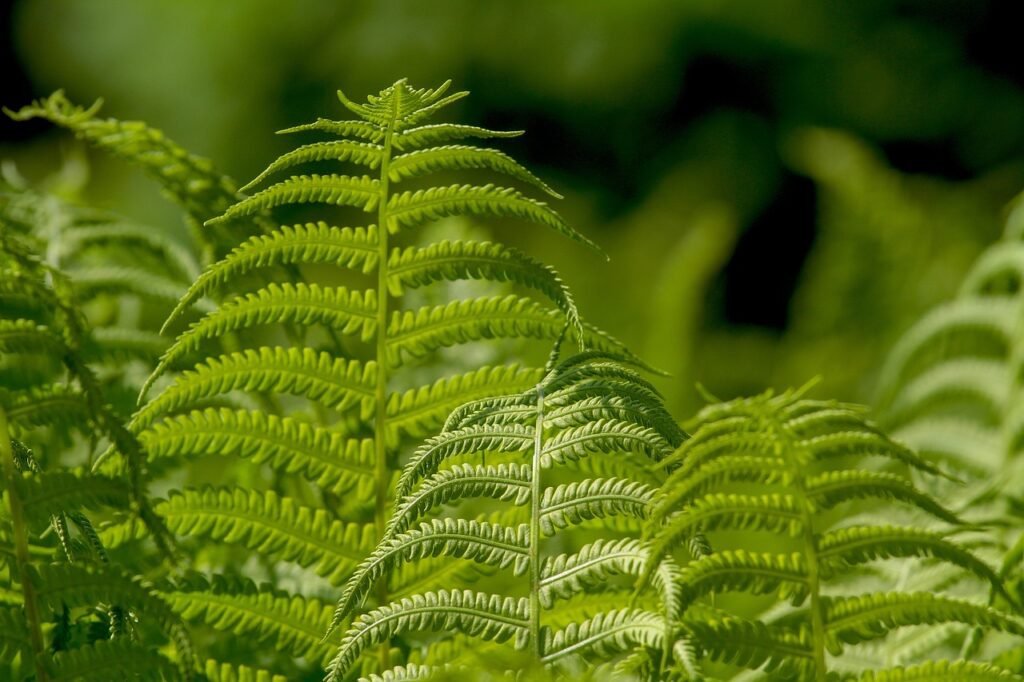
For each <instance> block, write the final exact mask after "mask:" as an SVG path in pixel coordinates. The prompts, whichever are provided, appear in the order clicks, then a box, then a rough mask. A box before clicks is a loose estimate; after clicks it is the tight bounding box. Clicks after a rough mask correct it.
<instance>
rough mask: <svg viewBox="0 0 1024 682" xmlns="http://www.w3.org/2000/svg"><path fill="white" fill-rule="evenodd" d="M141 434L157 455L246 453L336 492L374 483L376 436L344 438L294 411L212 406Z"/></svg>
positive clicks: (359, 491) (364, 489)
mask: <svg viewBox="0 0 1024 682" xmlns="http://www.w3.org/2000/svg"><path fill="white" fill-rule="evenodd" d="M139 440H140V441H141V442H142V444H143V445H144V446H145V448H146V454H147V456H148V457H149V458H150V459H153V460H155V459H160V458H171V457H177V456H180V455H190V454H191V455H198V454H202V455H223V456H229V457H230V456H236V457H242V458H246V459H251V460H253V461H254V462H256V463H260V464H262V463H264V462H265V463H267V464H268V465H270V467H271V468H273V469H275V470H277V471H281V472H285V473H295V474H299V475H300V476H302V477H303V478H305V479H307V480H309V481H311V482H313V483H316V484H317V485H318V486H320V487H321V488H322V489H324V490H327V491H330V492H332V493H342V492H344V491H346V490H350V489H351V488H353V487H355V488H356V489H357V492H356V494H357V496H359V497H360V498H363V497H364V496H365V495H366V494H367V493H368V492H369V487H370V486H371V485H372V478H371V477H372V475H373V450H374V445H373V440H372V439H350V438H346V437H345V436H343V435H342V434H339V433H336V432H333V431H330V430H328V429H324V428H320V427H317V426H314V425H312V424H308V423H305V422H302V421H299V420H297V419H293V418H291V417H278V416H277V415H273V414H266V413H263V412H256V411H250V410H231V409H228V408H220V409H214V408H208V409H206V410H202V411H199V410H195V411H192V412H189V413H187V414H184V415H178V416H175V417H171V418H169V419H165V420H163V421H161V422H159V423H157V424H154V425H153V426H152V427H151V428H149V429H147V430H145V431H143V432H142V433H141V434H140V436H139Z"/></svg>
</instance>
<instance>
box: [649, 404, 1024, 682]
mask: <svg viewBox="0 0 1024 682" xmlns="http://www.w3.org/2000/svg"><path fill="white" fill-rule="evenodd" d="M693 434H694V435H693V437H692V438H691V439H689V440H687V441H686V442H685V443H684V444H683V445H682V447H680V448H679V449H678V450H677V451H676V452H675V453H674V454H672V455H671V456H669V457H667V458H665V459H664V461H663V462H662V463H663V465H665V466H666V467H668V468H669V469H670V470H671V474H670V475H669V477H668V479H667V480H666V482H665V485H664V486H663V488H662V491H661V492H660V493H659V494H658V496H657V498H656V500H655V502H654V503H653V505H652V507H651V513H650V515H649V522H648V534H649V536H650V538H651V542H652V549H651V551H650V554H649V556H650V558H649V560H648V564H647V568H646V571H645V579H646V578H647V577H648V576H650V575H652V573H653V571H654V570H655V569H656V568H657V567H658V565H659V564H658V563H657V562H658V560H660V559H662V558H664V557H671V556H678V554H679V552H677V551H676V549H675V548H676V547H678V546H680V545H685V544H686V543H687V541H688V539H690V538H693V537H697V536H702V535H705V534H706V535H707V537H708V539H710V540H711V544H710V546H707V545H705V546H703V547H698V548H697V551H696V552H693V551H692V550H691V552H690V554H691V556H690V559H689V562H688V563H685V564H684V565H683V566H682V569H681V579H680V581H679V590H680V593H681V595H682V598H681V600H680V603H681V606H680V612H681V618H680V620H679V624H678V625H679V627H678V631H677V632H678V634H679V636H680V637H682V638H683V639H684V640H687V641H692V642H693V643H694V644H695V645H696V647H697V650H698V651H701V652H703V656H704V657H706V658H708V659H710V660H714V661H720V662H723V663H728V664H732V665H736V666H740V667H744V668H750V669H759V668H760V669H763V670H764V671H766V672H769V673H772V674H774V675H779V676H782V675H791V676H796V677H798V678H800V679H816V680H825V679H828V678H829V675H830V674H835V670H836V668H834V667H833V664H832V663H831V662H830V659H831V658H832V657H840V656H844V655H845V653H844V652H846V650H847V648H848V647H849V646H850V645H855V644H860V643H862V642H874V641H877V640H880V639H883V638H885V637H887V636H888V635H889V634H890V633H891V632H892V631H894V630H896V629H898V628H904V627H909V626H916V625H934V624H941V623H959V624H964V625H967V626H977V627H983V628H986V629H990V630H994V631H1004V632H1008V633H1011V634H1014V635H1018V636H1019V635H1021V634H1024V621H1021V620H1019V619H1017V618H1016V617H1014V616H1012V615H1008V614H1006V613H1003V612H1001V611H997V610H994V609H992V608H990V607H988V606H983V605H978V604H975V603H973V602H969V601H964V600H961V599H959V598H956V597H954V596H947V595H943V594H936V593H931V592H902V591H897V590H891V591H881V592H874V593H871V592H869V593H863V594H857V590H856V588H855V587H854V585H853V584H851V582H850V580H849V579H850V578H851V577H852V576H853V575H856V574H857V573H858V572H860V570H861V569H862V568H864V567H866V566H867V565H868V564H870V562H875V561H877V560H884V559H901V560H907V561H912V560H914V559H917V558H927V559H931V560H934V561H939V562H942V563H945V564H948V565H950V566H952V567H954V568H956V569H958V570H960V571H963V572H965V573H966V574H969V575H973V576H975V577H976V578H978V579H980V580H982V581H985V582H986V583H988V584H989V585H991V586H992V589H994V590H996V591H998V592H1000V593H1002V594H1005V590H1004V589H1003V585H1002V581H1001V578H1000V577H999V576H998V575H997V574H996V573H995V571H993V570H992V569H991V568H990V567H989V566H988V565H987V564H986V563H984V562H982V561H981V560H979V559H978V558H976V557H975V556H974V554H972V553H971V552H970V551H968V550H967V549H965V548H964V547H962V546H960V545H958V544H955V543H954V542H953V541H952V540H951V539H949V530H946V531H944V532H933V531H928V530H921V529H919V528H915V527H900V526H895V525H886V524H882V523H878V522H875V521H874V519H876V518H879V517H881V516H883V514H882V513H880V512H879V511H877V510H876V511H875V512H874V513H873V514H871V515H870V516H868V517H867V518H866V520H865V519H861V520H858V519H853V520H850V521H848V522H846V523H845V524H840V525H837V526H832V527H830V525H831V524H832V521H831V520H832V519H835V518H837V517H836V513H837V512H840V510H844V509H846V510H848V509H850V506H849V504H848V503H850V502H852V501H857V500H870V501H871V502H870V503H871V504H872V505H873V506H875V507H878V506H882V507H884V508H885V509H886V511H885V512H884V515H885V516H886V517H888V518H890V519H891V518H893V517H894V516H895V517H897V518H898V511H899V509H900V508H901V507H903V508H906V509H910V510H914V511H916V512H918V513H920V514H923V515H926V516H930V517H933V518H934V519H937V520H939V521H941V522H943V523H944V524H946V525H947V527H949V526H951V527H952V528H953V529H956V528H957V527H958V526H961V525H962V524H963V522H962V521H961V520H960V519H959V518H958V517H957V516H956V515H955V514H953V513H952V512H950V511H949V510H947V509H946V508H945V507H943V506H942V505H941V504H940V503H939V502H937V501H936V500H935V499H934V498H932V497H931V496H930V495H928V494H926V493H924V492H921V491H920V490H918V489H917V488H915V487H914V486H913V484H912V483H911V481H910V479H909V477H908V475H907V473H905V472H904V471H903V467H906V469H908V470H914V469H916V470H918V471H919V472H920V471H924V472H927V471H930V470H932V469H933V467H932V466H931V465H929V464H928V463H927V462H925V461H924V460H923V459H921V458H920V457H919V456H918V455H916V454H914V453H913V452H912V451H910V450H908V449H907V448H906V447H904V446H902V445H900V444H898V443H896V442H895V441H892V440H889V439H888V438H886V437H885V436H884V435H882V434H881V432H879V431H878V430H877V429H876V428H875V427H873V426H872V425H871V424H870V423H868V422H867V421H865V420H864V418H863V416H862V415H861V414H860V412H859V411H858V410H857V409H855V408H853V407H851V406H845V405H842V404H839V403H828V402H822V401H812V400H806V399H803V398H802V396H801V393H800V392H787V393H785V394H782V395H778V396H775V395H772V394H771V393H768V394H765V395H762V396H758V397H756V398H751V399H743V400H736V401H733V402H730V403H723V404H718V405H711V406H709V407H707V408H705V409H704V410H703V411H702V412H701V413H700V414H699V415H698V417H697V418H696V419H695V421H694V425H693ZM886 461H888V462H895V463H898V464H899V465H901V467H899V468H891V467H889V468H888V470H878V469H876V468H874V466H873V465H872V462H875V463H882V464H883V465H884V463H885V462H886ZM737 487H738V489H739V490H750V491H751V492H726V491H730V490H735V489H737ZM889 507H891V508H892V509H891V510H890V509H889ZM840 513H841V512H840ZM839 518H841V517H839ZM724 531H729V532H732V531H748V532H752V533H754V534H756V535H762V536H763V535H767V536H768V537H771V538H772V545H773V550H772V551H770V552H758V551H748V550H745V549H741V548H735V549H733V548H730V547H729V543H730V541H729V537H730V534H729V533H723V532H724ZM717 534H721V536H720V537H719V535H717ZM733 537H735V536H734V535H733ZM748 542H750V543H751V544H753V543H754V542H756V541H751V540H748ZM701 544H703V543H701ZM712 548H713V549H712ZM868 585H870V582H869V583H868ZM861 589H863V587H862V588H861ZM868 589H872V588H871V587H869V588H868ZM728 592H744V593H747V594H751V595H777V598H778V599H780V600H784V601H788V602H790V604H791V606H790V607H789V608H788V609H786V610H784V611H781V612H780V615H779V617H777V618H764V619H763V620H751V619H748V618H746V617H742V616H740V615H727V614H724V613H722V614H715V615H712V614H709V613H706V612H702V602H703V600H704V599H706V598H708V597H711V596H713V595H716V594H719V593H728ZM967 665H968V664H961V663H942V664H936V666H935V667H933V668H921V669H919V671H918V672H920V673H921V674H924V672H923V671H925V670H932V671H933V672H934V671H938V670H947V669H948V670H958V669H963V670H964V671H965V674H966V671H967V670H968V669H971V670H974V669H973V668H969V667H964V666H967ZM942 666H946V667H942ZM950 666H951V667H950ZM976 670H977V671H982V670H986V671H987V670H989V669H987V668H984V667H978V668H976ZM871 674H874V675H877V676H880V677H879V678H880V679H890V677H889V676H898V675H899V674H901V673H900V671H899V670H893V671H886V672H875V673H871ZM871 674H867V673H866V674H865V679H872V677H871ZM892 679H899V678H898V677H893V678H892ZM908 679H913V678H908ZM943 679H946V678H943ZM949 679H952V678H949Z"/></svg>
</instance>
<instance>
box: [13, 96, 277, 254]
mask: <svg viewBox="0 0 1024 682" xmlns="http://www.w3.org/2000/svg"><path fill="white" fill-rule="evenodd" d="M102 105H103V100H97V101H96V102H94V103H93V104H92V106H89V107H83V106H79V105H76V104H74V103H73V102H71V101H70V100H68V98H67V97H66V96H65V95H64V92H63V91H60V90H58V91H57V92H55V93H53V94H52V95H50V96H49V97H46V98H43V99H40V100H38V101H36V102H33V103H32V104H30V105H28V106H25V107H22V108H21V109H19V110H17V111H11V110H9V109H6V108H5V109H4V113H6V114H7V115H8V116H10V117H11V118H13V119H14V120H17V121H27V120H30V119H33V118H41V119H45V120H47V121H50V122H52V123H54V124H56V125H58V126H61V127H62V128H66V129H68V130H70V131H72V132H73V133H74V134H75V135H76V136H77V137H78V138H80V139H82V140H84V141H85V142H87V143H89V144H91V145H93V146H95V147H97V148H99V149H102V150H103V151H105V152H106V153H108V154H111V155H112V156H115V157H117V158H120V159H123V160H125V161H128V162H129V163H133V164H135V165H138V166H140V167H141V168H142V169H143V170H144V171H145V172H146V173H147V174H149V175H151V176H152V177H153V178H154V179H156V181H157V182H159V183H160V186H161V187H162V188H163V190H164V192H165V193H166V194H167V196H168V197H170V199H171V200H172V201H174V202H175V203H176V204H178V205H179V206H181V208H182V209H184V211H185V215H186V217H187V221H188V224H189V226H190V227H191V228H192V231H193V235H194V236H195V238H196V241H197V243H199V244H202V245H203V246H204V252H205V256H206V259H207V260H209V259H212V258H216V257H219V256H221V255H223V250H224V248H225V246H226V245H230V244H233V243H235V242H236V241H237V240H238V238H240V235H241V234H244V232H243V231H241V230H242V228H241V226H237V225H236V226H232V225H224V226H222V228H209V229H206V230H204V229H202V225H203V223H204V222H205V221H206V220H208V219H210V218H212V217H214V216H217V215H220V214H221V213H223V212H224V211H225V210H226V209H227V208H228V207H229V206H231V205H232V204H234V203H235V202H236V201H237V200H238V198H239V194H238V187H237V185H236V184H235V182H234V181H233V180H232V179H231V178H229V177H227V176H226V175H224V174H222V173H220V172H219V171H218V170H217V168H216V167H215V166H214V164H213V163H212V162H211V161H210V160H209V159H206V158H203V157H201V156H197V155H195V154H193V153H191V152H189V151H187V150H185V149H184V148H182V147H181V146H180V145H178V144H177V143H176V142H174V141H173V140H171V139H170V138H168V137H167V136H166V135H164V133H163V132H161V131H160V130H156V129H155V128H151V127H149V126H148V125H146V124H145V123H143V122H141V121H120V120H118V119H114V118H99V117H97V114H98V113H99V110H100V107H101V106H102ZM245 227H246V228H248V226H245ZM264 227H269V224H266V223H264Z"/></svg>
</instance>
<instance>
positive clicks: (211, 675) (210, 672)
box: [203, 659, 288, 682]
mask: <svg viewBox="0 0 1024 682" xmlns="http://www.w3.org/2000/svg"><path fill="white" fill-rule="evenodd" d="M203 674H204V675H205V676H206V680H207V682H288V678H286V677H285V676H284V675H275V674H274V673H271V672H269V671H266V670H260V669H258V668H253V667H251V666H247V665H232V664H230V663H219V662H218V661H214V660H212V659H207V661H206V663H205V664H204V665H203Z"/></svg>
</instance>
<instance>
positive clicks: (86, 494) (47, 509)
mask: <svg viewBox="0 0 1024 682" xmlns="http://www.w3.org/2000/svg"><path fill="white" fill-rule="evenodd" d="M17 485H18V492H19V494H20V495H21V498H22V504H23V505H24V507H25V512H26V514H28V516H29V517H31V518H33V519H35V520H36V521H39V522H46V523H49V521H50V518H51V517H52V516H54V515H56V514H63V513H65V512H68V511H73V510H79V509H98V508H101V507H111V508H113V509H124V508H126V507H127V506H128V502H129V500H130V499H131V488H130V487H129V486H128V484H127V483H125V482H124V481H122V480H119V479H115V478H107V477H106V476H101V475H99V474H93V473H88V472H86V471H84V470H81V469H77V470H74V469H67V470H63V471H47V472H30V473H25V474H23V476H22V479H21V480H20V481H18V482H17Z"/></svg>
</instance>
